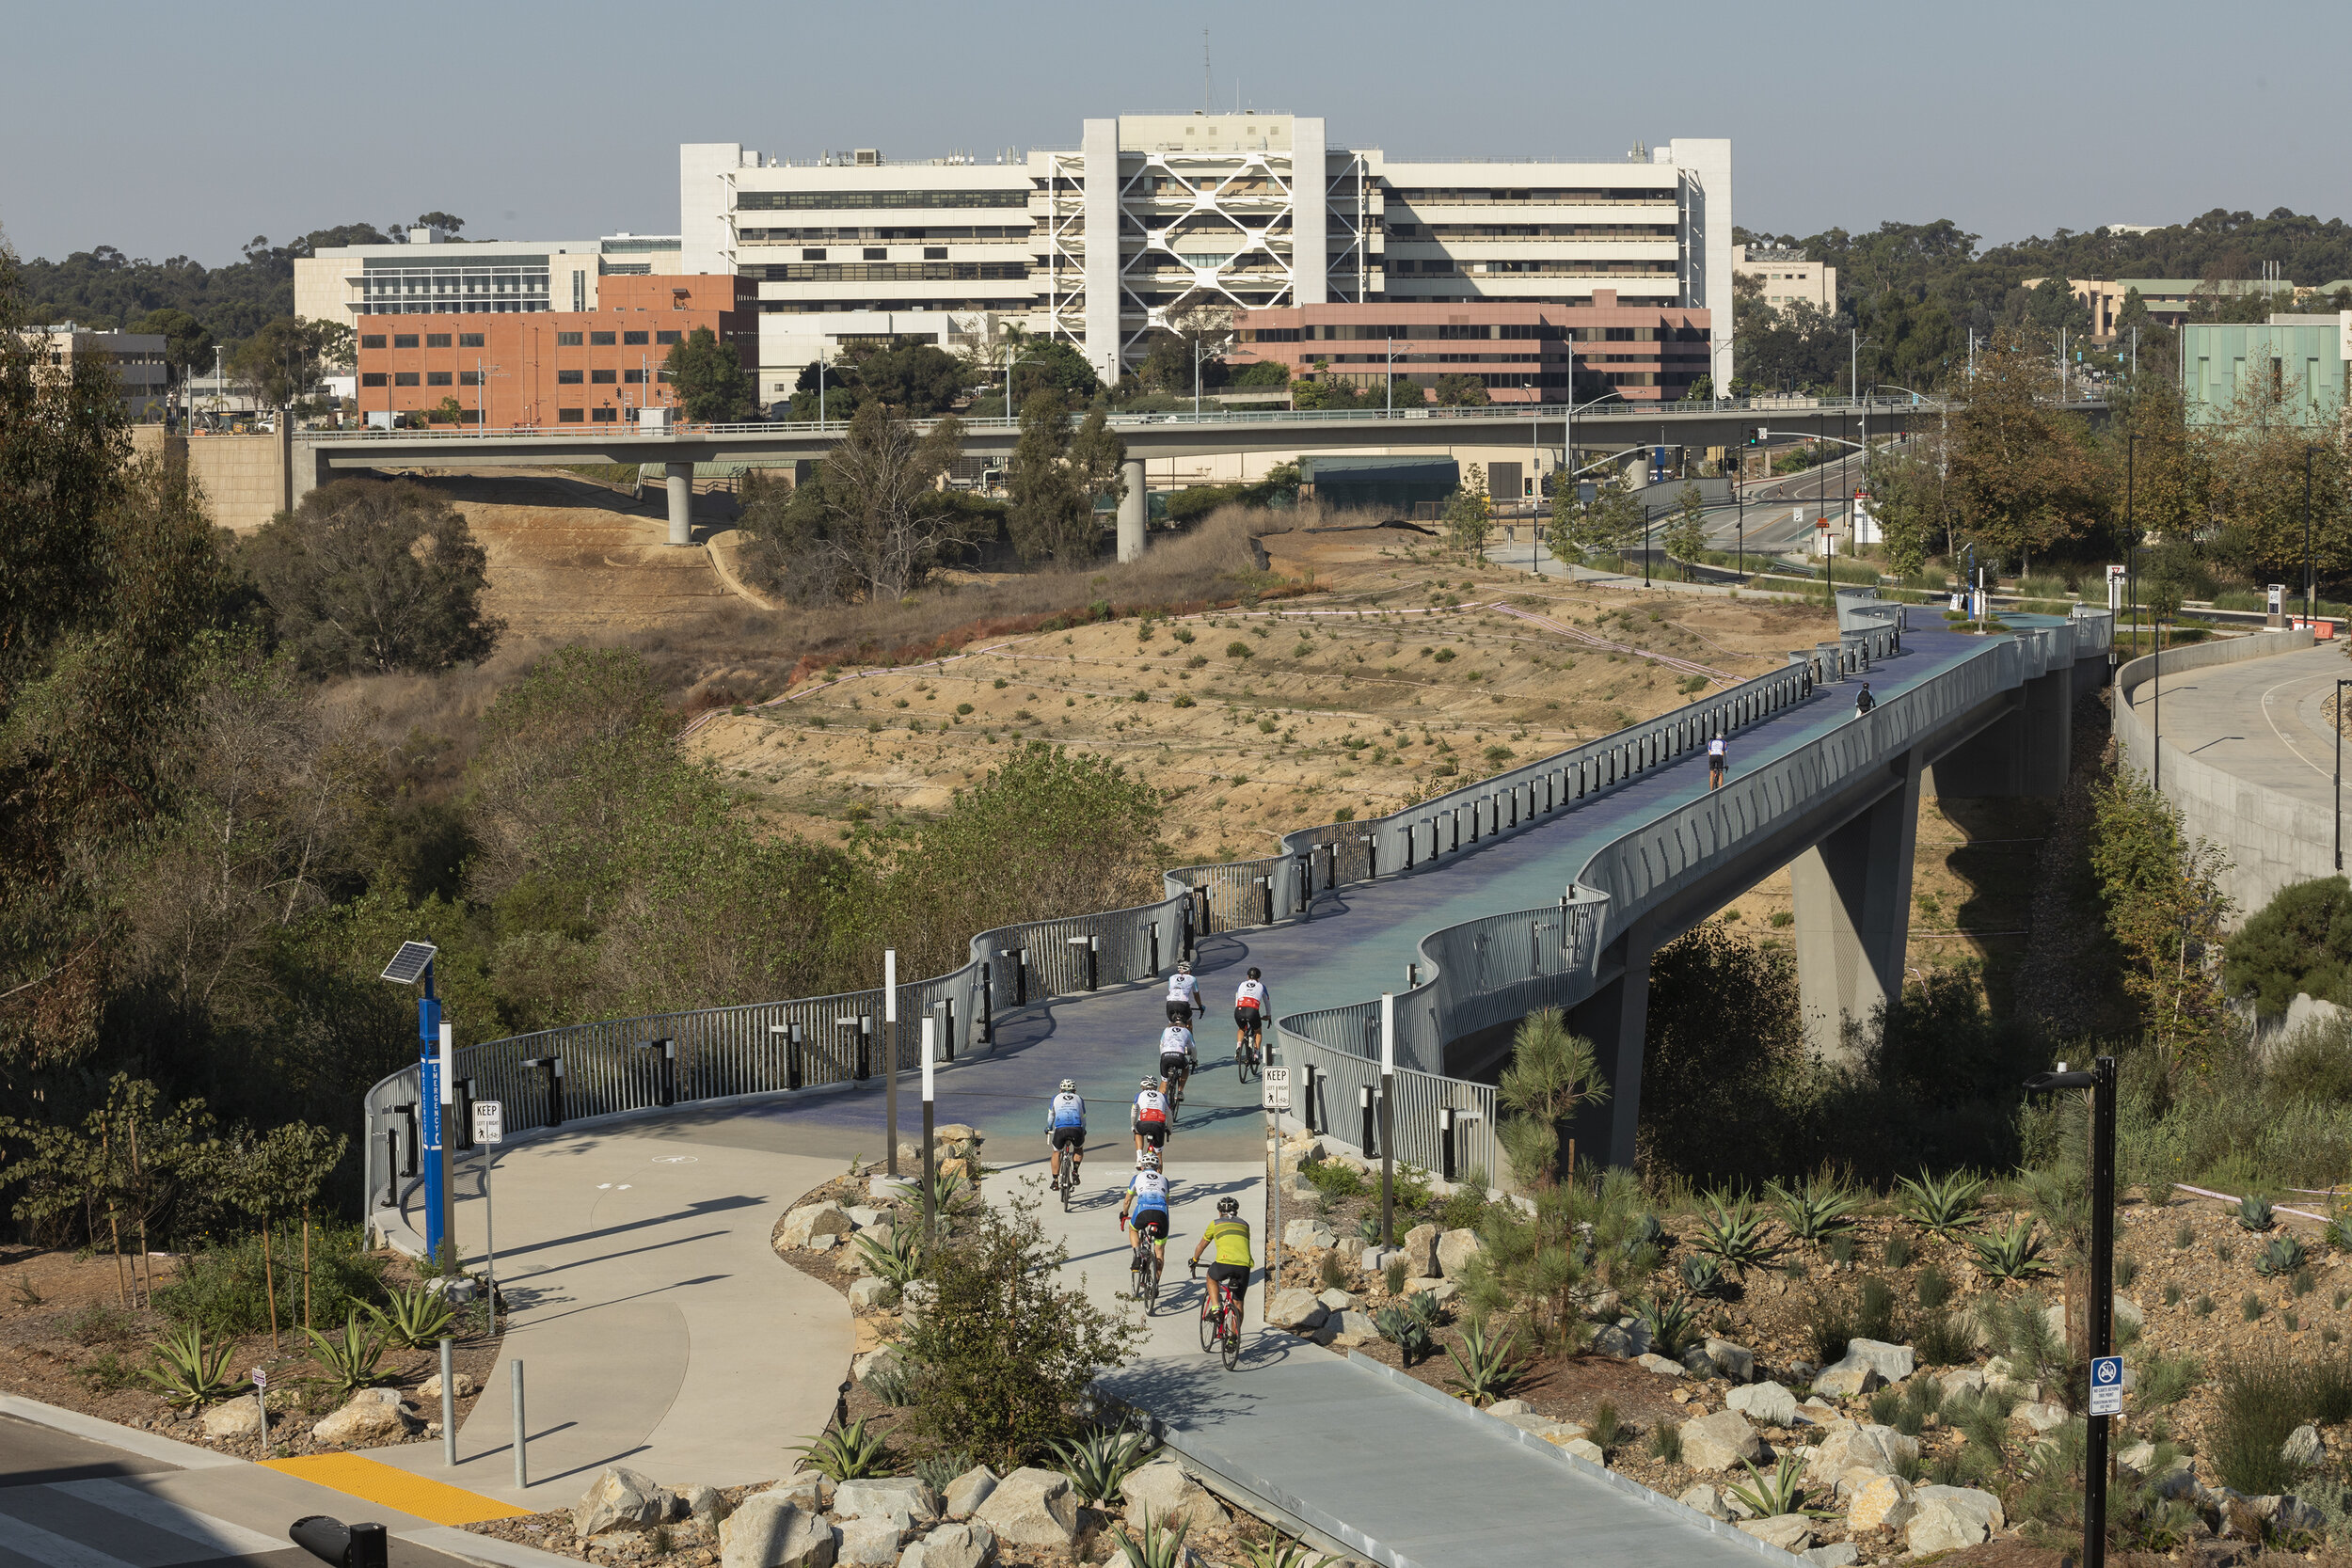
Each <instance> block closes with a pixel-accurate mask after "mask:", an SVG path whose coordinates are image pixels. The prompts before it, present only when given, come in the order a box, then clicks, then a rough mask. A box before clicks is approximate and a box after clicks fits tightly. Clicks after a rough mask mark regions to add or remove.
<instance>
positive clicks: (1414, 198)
mask: <svg viewBox="0 0 2352 1568" xmlns="http://www.w3.org/2000/svg"><path fill="white" fill-rule="evenodd" d="M1388 195H1389V199H1390V200H1391V201H1402V202H1406V203H1408V204H1412V203H1443V204H1445V205H1447V206H1465V205H1475V204H1478V203H1491V204H1495V205H1501V204H1503V203H1511V204H1513V205H1519V206H1545V207H1551V206H1561V205H1566V206H1575V205H1578V204H1580V203H1584V202H1617V201H1672V200H1673V199H1674V198H1675V193H1674V189H1673V187H1672V186H1667V187H1665V188H1663V189H1659V188H1651V189H1646V190H1636V189H1632V188H1626V189H1616V190H1571V189H1565V188H1554V189H1535V190H1481V189H1478V188H1477V187H1475V186H1467V187H1466V186H1460V185H1421V186H1399V185H1391V186H1390V187H1389V193H1388Z"/></svg>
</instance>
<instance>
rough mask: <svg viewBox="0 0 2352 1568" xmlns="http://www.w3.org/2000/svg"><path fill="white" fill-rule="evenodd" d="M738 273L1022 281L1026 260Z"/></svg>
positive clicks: (783, 267) (784, 267) (817, 279)
mask: <svg viewBox="0 0 2352 1568" xmlns="http://www.w3.org/2000/svg"><path fill="white" fill-rule="evenodd" d="M740 270H741V272H742V273H743V274H744V275H746V276H748V277H757V278H760V279H763V280H764V281H766V282H770V283H949V282H954V283H975V282H989V281H996V280H1002V281H1005V282H1026V281H1027V280H1028V277H1029V264H1028V262H1026V261H820V262H814V263H812V262H805V261H784V262H775V261H771V262H769V263H768V264H767V265H766V266H747V267H743V268H741V269H740Z"/></svg>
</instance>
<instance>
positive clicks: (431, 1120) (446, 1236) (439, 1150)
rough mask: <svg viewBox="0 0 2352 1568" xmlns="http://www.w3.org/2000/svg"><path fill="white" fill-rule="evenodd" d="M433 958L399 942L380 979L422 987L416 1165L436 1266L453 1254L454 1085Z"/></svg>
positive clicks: (426, 948) (418, 945)
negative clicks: (445, 1131)
mask: <svg viewBox="0 0 2352 1568" xmlns="http://www.w3.org/2000/svg"><path fill="white" fill-rule="evenodd" d="M437 952H439V949H438V948H437V947H435V946H434V945H433V943H431V942H402V943H401V944H400V951H399V952H397V953H395V954H393V955H392V961H391V962H390V963H388V964H386V965H385V966H384V974H383V975H382V978H384V979H385V980H388V981H389V982H390V983H391V984H393V985H395V986H413V985H416V984H417V983H419V982H420V981H421V982H423V985H424V990H423V993H422V994H421V995H420V996H419V997H418V998H417V1040H418V1049H417V1103H418V1119H419V1121H420V1122H421V1125H422V1131H423V1135H422V1138H421V1142H422V1143H423V1145H424V1152H425V1154H426V1155H427V1156H428V1158H426V1159H425V1160H422V1161H421V1162H419V1165H420V1168H421V1170H422V1172H423V1175H424V1252H425V1256H426V1257H427V1258H430V1259H433V1260H434V1261H435V1262H439V1261H440V1260H441V1249H442V1248H443V1247H444V1246H447V1247H450V1248H452V1249H453V1250H454V1247H455V1233H456V1226H455V1225H454V1223H453V1221H454V1220H455V1218H456V1215H455V1212H454V1205H453V1199H454V1197H455V1196H456V1195H455V1193H454V1190H453V1186H452V1184H451V1181H450V1178H449V1144H448V1140H447V1139H446V1138H444V1137H443V1136H442V1124H443V1122H444V1121H445V1120H446V1119H447V1117H449V1114H450V1106H451V1103H452V1101H453V1098H454V1092H455V1089H456V1085H455V1084H454V1083H453V1080H452V1078H451V1069H452V1066H453V1064H452V1062H451V1060H450V1055H451V1048H450V1026H449V1025H448V1024H447V1023H444V1022H441V1001H440V998H439V997H438V996H437V995H435V994H434V990H433V958H434V955H435V954H437Z"/></svg>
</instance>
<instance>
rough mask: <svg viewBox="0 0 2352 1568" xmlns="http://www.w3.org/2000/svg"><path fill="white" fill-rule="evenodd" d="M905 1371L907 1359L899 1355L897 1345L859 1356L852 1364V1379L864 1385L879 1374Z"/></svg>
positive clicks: (885, 1346) (882, 1347) (884, 1346)
mask: <svg viewBox="0 0 2352 1568" xmlns="http://www.w3.org/2000/svg"><path fill="white" fill-rule="evenodd" d="M904 1370H906V1358H905V1357H904V1356H902V1355H900V1354H898V1346H896V1345H883V1346H881V1347H880V1348H879V1349H875V1350H869V1351H867V1352H866V1354H864V1355H861V1356H857V1357H855V1358H853V1359H852V1360H851V1361H850V1379H851V1380H852V1381H853V1382H857V1383H864V1382H865V1381H866V1379H867V1378H869V1377H872V1376H873V1375H874V1374H875V1373H877V1372H882V1373H890V1372H898V1371H904Z"/></svg>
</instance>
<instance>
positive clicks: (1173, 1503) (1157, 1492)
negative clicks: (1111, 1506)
mask: <svg viewBox="0 0 2352 1568" xmlns="http://www.w3.org/2000/svg"><path fill="white" fill-rule="evenodd" d="M1120 1492H1121V1493H1122V1494H1123V1495H1124V1496H1125V1497H1126V1499H1127V1528H1129V1529H1133V1530H1137V1531H1140V1530H1141V1529H1142V1528H1144V1526H1145V1525H1146V1524H1147V1523H1149V1524H1154V1525H1158V1526H1159V1527H1160V1528H1162V1529H1172V1528H1175V1527H1176V1526H1178V1525H1184V1526H1186V1527H1188V1528H1190V1529H1191V1530H1193V1531H1194V1532H1196V1533H1197V1532H1199V1531H1201V1530H1208V1529H1223V1528H1225V1511H1224V1510H1223V1509H1221V1508H1219V1507H1218V1506H1217V1504H1216V1498H1215V1497H1211V1496H1209V1493H1208V1489H1207V1488H1206V1487H1204V1486H1202V1485H1201V1484H1200V1482H1199V1481H1195V1480H1193V1479H1192V1477H1190V1476H1188V1475H1186V1474H1185V1473H1184V1466H1183V1465H1179V1464H1177V1463H1176V1461H1174V1460H1172V1459H1155V1460H1152V1462H1151V1463H1150V1464H1148V1465H1138V1466H1137V1467H1136V1469H1135V1470H1134V1471H1133V1472H1131V1473H1130V1474H1129V1475H1128V1477H1127V1479H1126V1480H1125V1481H1122V1482H1120Z"/></svg>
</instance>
